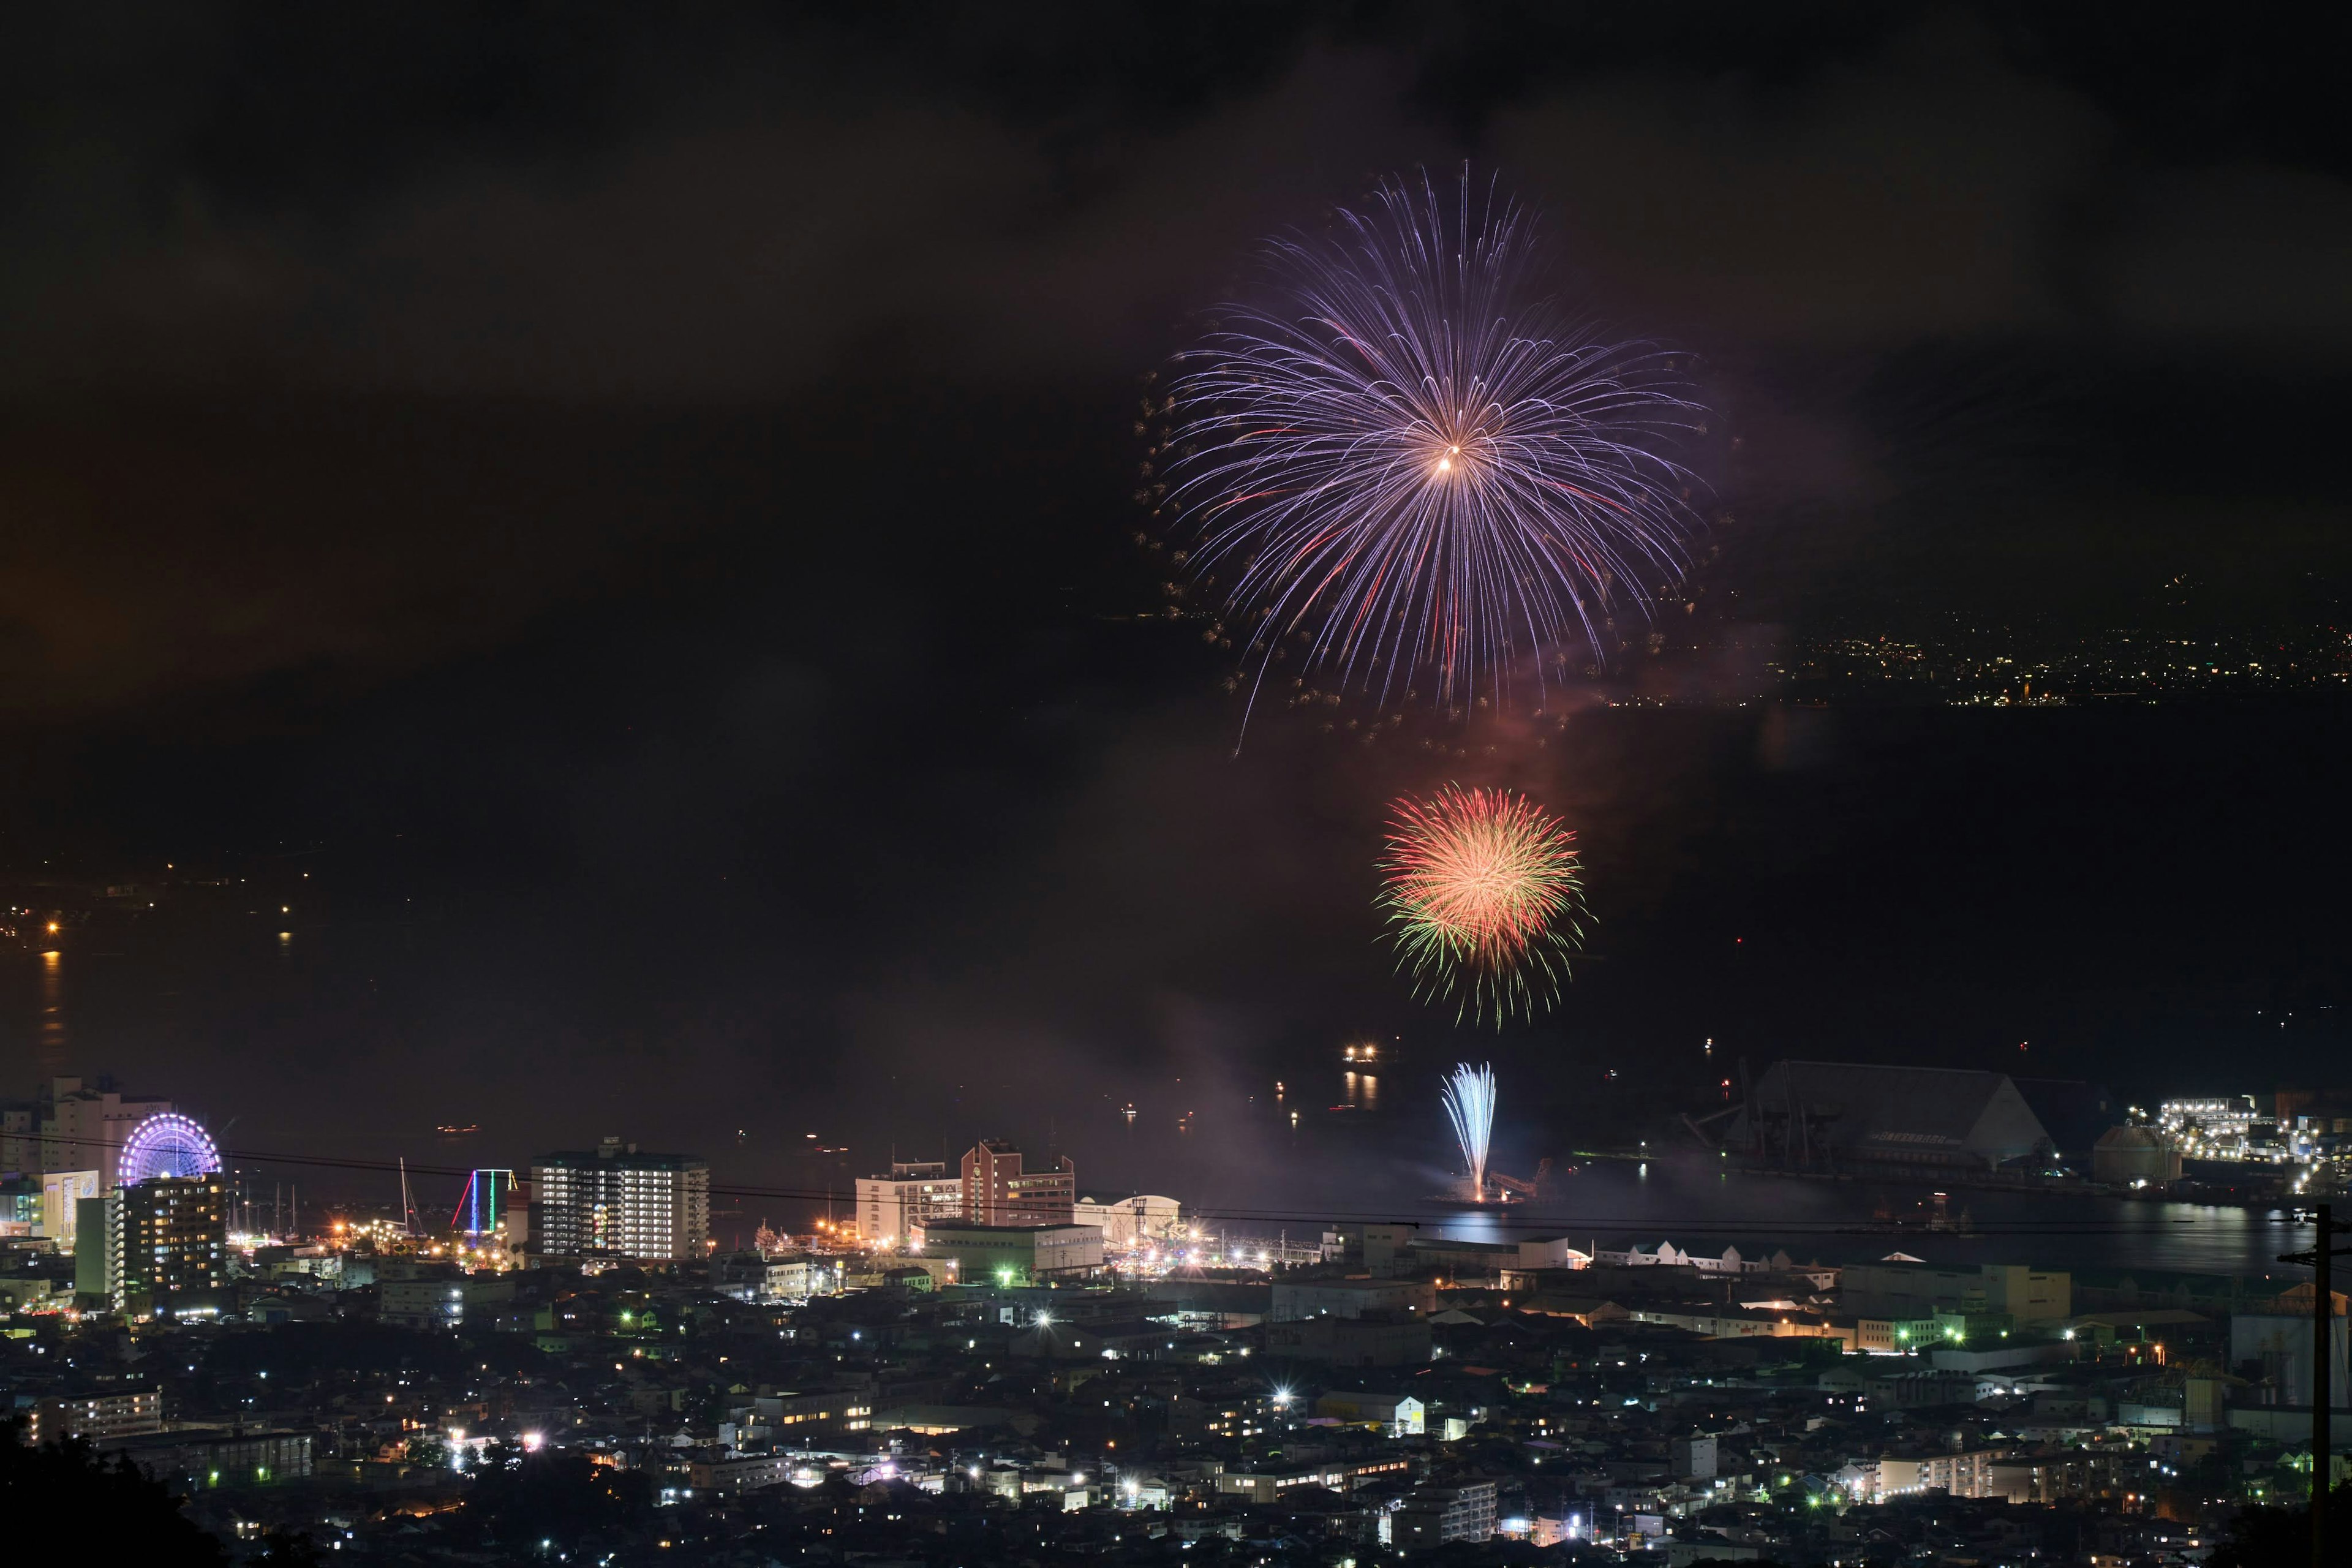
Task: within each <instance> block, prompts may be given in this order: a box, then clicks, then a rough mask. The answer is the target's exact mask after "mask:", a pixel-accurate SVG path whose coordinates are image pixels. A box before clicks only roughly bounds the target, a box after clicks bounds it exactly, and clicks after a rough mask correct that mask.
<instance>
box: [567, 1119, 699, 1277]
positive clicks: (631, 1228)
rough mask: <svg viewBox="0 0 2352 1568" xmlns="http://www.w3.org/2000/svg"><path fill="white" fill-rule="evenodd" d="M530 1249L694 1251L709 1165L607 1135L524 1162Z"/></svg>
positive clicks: (616, 1253)
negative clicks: (594, 1144)
mask: <svg viewBox="0 0 2352 1568" xmlns="http://www.w3.org/2000/svg"><path fill="white" fill-rule="evenodd" d="M530 1183H531V1185H530V1238H531V1239H530V1250H531V1252H532V1253H533V1254H534V1255H537V1256H540V1257H544V1258H632V1259H635V1260H637V1261H640V1262H654V1263H658V1262H676V1261H678V1260H680V1259H683V1258H699V1257H701V1256H702V1254H703V1243H704V1241H705V1239H706V1238H708V1237H709V1235H710V1166H709V1163H707V1162H705V1161H702V1160H698V1159H696V1158H694V1157H693V1156H692V1155H689V1154H647V1153H643V1152H639V1150H638V1148H637V1146H636V1145H635V1144H634V1143H627V1144H625V1143H623V1142H621V1141H620V1140H619V1139H618V1138H607V1139H605V1140H604V1143H603V1144H602V1145H601V1146H600V1147H598V1148H595V1149H593V1150H562V1151H559V1152H555V1153H552V1154H541V1155H540V1156H539V1157H538V1158H537V1159H536V1160H534V1161H532V1162H531V1171H530Z"/></svg>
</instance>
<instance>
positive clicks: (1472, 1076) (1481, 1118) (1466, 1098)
mask: <svg viewBox="0 0 2352 1568" xmlns="http://www.w3.org/2000/svg"><path fill="white" fill-rule="evenodd" d="M1444 1098H1445V1114H1446V1117H1447V1119H1448V1120H1450V1121H1452V1122H1453V1123H1454V1138H1455V1140H1456V1141H1457V1142H1460V1143H1461V1145H1462V1159H1463V1162H1464V1163H1465V1164H1467V1165H1468V1166H1469V1167H1470V1201H1471V1202H1472V1203H1474V1204H1483V1203H1485V1202H1486V1142H1487V1140H1488V1139H1489V1138H1491V1137H1492V1136H1493V1135H1494V1131H1495V1068H1494V1066H1493V1064H1491V1063H1488V1064H1486V1065H1484V1066H1480V1067H1475V1068H1474V1067H1472V1066H1471V1065H1470V1064H1469V1063H1468V1062H1458V1063H1456V1064H1455V1065H1454V1073H1453V1076H1452V1077H1450V1078H1448V1079H1446V1080H1445V1088H1444Z"/></svg>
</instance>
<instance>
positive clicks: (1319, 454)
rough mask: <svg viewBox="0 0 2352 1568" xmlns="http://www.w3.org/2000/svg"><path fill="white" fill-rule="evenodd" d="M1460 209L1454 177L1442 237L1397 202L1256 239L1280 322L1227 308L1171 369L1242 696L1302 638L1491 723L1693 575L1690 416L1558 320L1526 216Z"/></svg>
mask: <svg viewBox="0 0 2352 1568" xmlns="http://www.w3.org/2000/svg"><path fill="white" fill-rule="evenodd" d="M1471 197H1472V190H1471V184H1470V181H1469V178H1468V175H1467V174H1466V173H1465V175H1464V177H1463V181H1462V185H1461V193H1460V200H1459V203H1458V204H1457V205H1456V208H1455V210H1454V212H1452V213H1450V214H1449V213H1448V211H1447V210H1446V208H1445V206H1444V205H1443V204H1441V203H1440V201H1439V199H1438V197H1437V195H1436V192H1435V191H1434V190H1433V188H1432V187H1431V185H1430V184H1429V182H1428V180H1427V178H1426V177H1423V179H1422V180H1421V181H1420V183H1419V187H1418V189H1417V190H1416V189H1415V188H1414V187H1412V186H1411V185H1408V184H1403V183H1402V182H1391V183H1389V184H1384V185H1382V186H1381V190H1380V192H1379V202H1378V205H1376V206H1374V207H1371V208H1370V209H1368V210H1367V211H1366V212H1364V213H1361V214H1359V213H1353V212H1346V211H1342V212H1341V213H1339V215H1338V233H1337V234H1336V235H1335V236H1334V237H1330V238H1328V239H1316V238H1309V237H1304V236H1293V237H1286V238H1279V239H1276V240H1273V241H1270V242H1269V243H1268V245H1267V247H1266V252H1265V264H1266V271H1267V273H1268V275H1269V277H1268V280H1269V282H1270V283H1271V284H1272V285H1273V288H1274V292H1275V296H1276V297H1277V298H1279V299H1280V300H1281V301H1282V303H1281V304H1280V305H1278V306H1276V305H1253V304H1236V305H1233V306H1229V307H1227V308H1226V310H1225V311H1224V321H1223V326H1222V327H1221V329H1220V330H1219V331H1215V332H1213V333H1212V334H1210V336H1209V337H1208V338H1207V339H1206V341H1205V342H1203V343H1202V345H1201V346H1200V347H1199V348H1198V349H1196V350H1194V351H1193V352H1192V353H1190V354H1188V355H1187V356H1185V359H1184V361H1183V363H1184V364H1185V367H1186V368H1185V369H1184V370H1183V372H1182V374H1180V375H1179V376H1178V378H1177V381H1176V383H1175V385H1174V388H1173V393H1172V398H1171V409H1172V411H1173V412H1174V414H1175V416H1176V423H1175V425H1174V426H1173V427H1172V429H1171V432H1170V434H1169V437H1168V440H1167V449H1168V450H1170V451H1171V452H1172V453H1173V454H1174V456H1173V458H1171V461H1170V465H1169V471H1168V483H1169V489H1168V492H1167V503H1168V504H1169V505H1170V506H1171V507H1172V508H1173V510H1175V512H1176V514H1177V515H1178V516H1179V517H1180V518H1181V519H1183V520H1184V521H1185V524H1186V526H1188V527H1189V528H1190V529H1191V530H1192V531H1193V532H1195V533H1197V535H1198V543H1197V545H1196V547H1195V548H1194V549H1193V550H1192V552H1191V557H1190V560H1191V564H1192V568H1193V570H1194V571H1195V572H1196V573H1199V574H1202V576H1204V577H1206V576H1210V575H1214V574H1220V573H1223V574H1227V575H1228V576H1229V579H1230V580H1229V581H1228V582H1227V583H1226V584H1224V588H1223V591H1224V594H1225V598H1226V603H1227V613H1228V614H1229V615H1230V616H1234V617H1235V618H1236V620H1237V621H1239V622H1242V623H1246V624H1247V625H1248V626H1249V636H1250V637H1251V639H1252V642H1251V646H1252V647H1253V648H1254V649H1255V651H1256V652H1257V654H1258V657H1259V659H1260V664H1259V669H1258V676H1257V679H1258V680H1259V681H1260V682H1262V681H1263V680H1264V679H1265V666H1266V664H1267V663H1268V662H1270V661H1271V660H1272V658H1273V657H1274V653H1275V650H1276V646H1277V645H1278V644H1279V643H1280V642H1281V640H1282V639H1283V638H1284V637H1289V636H1292V635H1293V634H1297V635H1299V636H1302V637H1305V639H1306V641H1307V650H1306V662H1307V667H1308V668H1318V667H1321V666H1324V665H1331V664H1336V665H1337V666H1338V667H1339V672H1340V681H1341V684H1342V685H1343V686H1348V685H1353V686H1355V687H1357V688H1359V689H1361V690H1363V691H1365V692H1366V693H1368V694H1370V695H1373V696H1375V697H1376V698H1377V699H1378V700H1379V701H1381V703H1383V704H1385V703H1387V702H1388V701H1390V700H1391V699H1393V698H1396V697H1398V696H1401V695H1403V694H1405V693H1407V692H1409V691H1410V690H1411V689H1412V687H1411V682H1412V678H1413V676H1414V674H1415V673H1416V672H1418V671H1427V672H1429V673H1430V674H1431V675H1432V676H1433V679H1434V690H1435V696H1436V699H1437V700H1438V701H1439V702H1440V703H1456V702H1465V701H1470V700H1475V699H1477V698H1479V697H1481V696H1487V697H1492V698H1494V699H1496V700H1501V699H1502V698H1504V697H1505V696H1507V688H1508V685H1509V682H1510V680H1511V679H1512V674H1513V668H1514V667H1515V666H1519V665H1522V664H1523V663H1524V664H1528V665H1531V666H1532V670H1533V674H1534V678H1535V680H1536V682H1537V685H1538V689H1541V687H1542V685H1543V683H1544V679H1545V676H1544V662H1545V660H1546V659H1547V658H1549V659H1552V660H1554V661H1558V662H1562V663H1564V662H1565V661H1566V659H1567V658H1568V657H1569V650H1570V649H1572V648H1574V647H1578V646H1589V647H1592V648H1593V649H1595V650H1596V652H1597V651H1598V650H1599V649H1600V648H1601V639H1600V633H1601V629H1602V626H1604V624H1605V623H1606V621H1607V619H1608V616H1609V614H1610V610H1611V607H1612V605H1613V603H1614V602H1615V600H1616V599H1617V598H1618V597H1619V596H1620V595H1622V596H1623V597H1624V598H1625V599H1627V600H1628V601H1630V602H1631V603H1633V604H1634V605H1637V606H1639V607H1640V608H1641V609H1642V610H1643V612H1644V613H1646V612H1647V610H1648V608H1649V604H1650V589H1649V585H1650V584H1653V583H1656V582H1666V583H1671V582H1673V581H1675V580H1677V579H1679V578H1680V577H1681V576H1682V575H1683V573H1684V571H1685V568H1686V567H1687V565H1688V561H1689V540H1690V537H1691V534H1692V533H1693V531H1694V530H1695V527H1696V519H1695V518H1694V516H1693V515H1692V513H1691V511H1690V509H1689V507H1688V505H1687V504H1686V501H1685V498H1686V497H1687V496H1688V495H1689V493H1690V490H1691V488H1692V486H1693V485H1694V484H1695V483H1696V481H1695V480H1694V479H1692V478H1691V476H1690V475H1689V474H1688V473H1687V472H1686V471H1685V469H1684V468H1682V467H1680V466H1679V465H1678V464H1677V463H1675V461H1673V460H1672V459H1671V458H1668V457H1666V456H1665V455H1664V448H1665V447H1668V446H1670V445H1671V443H1672V442H1673V441H1674V440H1675V438H1676V437H1679V436H1680V435H1681V434H1683V433H1684V432H1685V431H1689V430H1694V429H1696V430H1699V431H1702V432H1703V431H1704V429H1705V425H1704V423H1703V421H1704V417H1705V410H1704V409H1702V408H1701V407H1700V406H1699V405H1697V404H1696V403H1695V402H1693V401H1691V400H1690V398H1689V397H1688V396H1687V395H1686V393H1687V392H1688V390H1689V388H1688V385H1687V384H1686V383H1685V381H1683V380H1682V379H1680V378H1679V377H1678V376H1677V375H1676V374H1675V370H1674V365H1675V361H1674V360H1673V358H1672V357H1670V356H1668V355H1666V354H1664V353H1661V352H1659V351H1657V350H1656V349H1654V348H1653V347H1652V346H1651V345H1648V344H1645V343H1619V342H1609V341H1606V340H1604V339H1603V338H1601V336H1600V334H1599V333H1598V331H1596V330H1595V329H1594V328H1592V327H1591V326H1590V325H1589V324H1588V325H1579V324H1576V323H1573V322H1570V321H1566V320H1565V319H1564V318H1563V317H1562V316H1561V315H1560V313H1559V311H1558V310H1556V309H1555V308H1554V307H1553V306H1552V304H1551V303H1550V302H1549V300H1547V299H1545V298H1544V297H1543V296H1542V295H1541V294H1540V293H1539V292H1538V290H1537V289H1536V288H1535V283H1536V279H1535V276H1534V274H1535V273H1536V271H1537V270H1538V264H1539V262H1540V259H1541V257H1540V251H1539V249H1538V246H1537V245H1536V242H1535V238H1534V235H1533V230H1532V226H1531V224H1530V220H1529V218H1528V215H1527V214H1526V213H1525V212H1524V210H1522V209H1520V208H1517V207H1515V206H1513V205H1509V204H1508V203H1502V204H1499V205H1498V203H1497V201H1496V197H1495V196H1494V195H1493V194H1492V193H1491V192H1489V193H1488V194H1487V195H1486V198H1485V200H1484V202H1483V204H1482V205H1481V206H1480V207H1479V208H1478V210H1477V211H1476V212H1475V218H1476V222H1475V225H1474V223H1473V221H1472V220H1473V217H1474V211H1473V205H1472V199H1471ZM1253 696H1255V688H1253Z"/></svg>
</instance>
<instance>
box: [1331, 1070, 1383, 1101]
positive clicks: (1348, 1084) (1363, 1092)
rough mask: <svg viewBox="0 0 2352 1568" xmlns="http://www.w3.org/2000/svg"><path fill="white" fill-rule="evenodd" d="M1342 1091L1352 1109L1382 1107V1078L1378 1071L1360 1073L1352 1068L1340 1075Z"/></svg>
mask: <svg viewBox="0 0 2352 1568" xmlns="http://www.w3.org/2000/svg"><path fill="white" fill-rule="evenodd" d="M1340 1092H1341V1093H1342V1094H1343V1095H1345V1097H1346V1103H1347V1105H1348V1107H1349V1109H1350V1110H1379V1109H1380V1108H1381V1079H1380V1075H1379V1074H1378V1073H1369V1072H1366V1073H1360V1072H1357V1071H1356V1070H1355V1069H1354V1068H1349V1070H1348V1071H1347V1072H1345V1073H1343V1074H1342V1075H1341V1076H1340Z"/></svg>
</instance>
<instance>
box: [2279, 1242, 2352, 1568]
mask: <svg viewBox="0 0 2352 1568" xmlns="http://www.w3.org/2000/svg"><path fill="white" fill-rule="evenodd" d="M2316 1223H2317V1227H2318V1236H2317V1237H2316V1245H2315V1246H2314V1247H2312V1249H2311V1250H2310V1251H2309V1252H2282V1253H2280V1254H2279V1261H2280V1262H2281V1263H2308V1264H2310V1265H2311V1568H2327V1482H2328V1478H2329V1472H2330V1471H2331V1470H2332V1469H2333V1468H2335V1467H2334V1466H2333V1464H2332V1463H2331V1462H2330V1460H2329V1458H2328V1453H2327V1444H2328V1439H2329V1437H2330V1436H2333V1435H2334V1434H2333V1433H2332V1432H2331V1431H2330V1430H2329V1427H2330V1424H2331V1423H2332V1422H2333V1421H2334V1419H2335V1415H2336V1410H2335V1405H2334V1403H2333V1401H2332V1399H2331V1398H2330V1395H2332V1394H2334V1392H2335V1389H2334V1387H2333V1384H2334V1381H2335V1380H2334V1378H2333V1377H2332V1376H2331V1375H2330V1369H2329V1367H2328V1364H2327V1363H2328V1360H2329V1352H2330V1351H2331V1350H2332V1349H2333V1342H2334V1340H2335V1338H2336V1290H2335V1287H2334V1286H2333V1285H2332V1284H2331V1283H2330V1281H2329V1275H2330V1273H2331V1272H2332V1270H2331V1269H2330V1268H2329V1267H2328V1260H2329V1259H2330V1258H2342V1257H2345V1256H2347V1254H2352V1247H2330V1246H2329V1245H2328V1243H2329V1242H2331V1241H2333V1240H2335V1238H2336V1237H2339V1236H2342V1235H2344V1234H2345V1233H2346V1232H2347V1231H2352V1220H2338V1219H2337V1218H2336V1215H2335V1210H2334V1208H2333V1206H2332V1205H2327V1204H2322V1205H2319V1213H2318V1215H2317V1222H2316Z"/></svg>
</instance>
